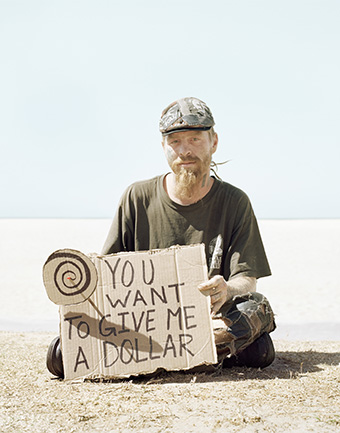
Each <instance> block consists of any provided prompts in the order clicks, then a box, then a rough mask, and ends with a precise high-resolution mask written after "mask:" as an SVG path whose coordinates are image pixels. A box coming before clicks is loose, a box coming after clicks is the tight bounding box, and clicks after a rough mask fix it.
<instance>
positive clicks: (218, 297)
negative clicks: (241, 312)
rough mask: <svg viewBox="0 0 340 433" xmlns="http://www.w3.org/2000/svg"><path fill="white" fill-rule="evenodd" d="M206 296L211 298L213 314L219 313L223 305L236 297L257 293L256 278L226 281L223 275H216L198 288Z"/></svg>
mask: <svg viewBox="0 0 340 433" xmlns="http://www.w3.org/2000/svg"><path fill="white" fill-rule="evenodd" d="M198 289H199V290H200V291H201V292H202V293H203V294H204V295H206V296H210V299H211V306H212V312H213V313H217V312H218V311H219V309H220V308H221V307H222V305H223V304H224V303H225V302H226V301H228V300H229V299H231V298H233V297H234V296H236V295H244V294H245V293H248V292H256V278H255V277H242V276H240V277H235V278H233V279H232V280H229V281H226V280H225V279H224V278H223V277H222V275H215V276H214V277H212V278H211V279H210V280H208V281H207V282H205V283H202V284H200V285H199V286H198Z"/></svg>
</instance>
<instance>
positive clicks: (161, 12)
mask: <svg viewBox="0 0 340 433" xmlns="http://www.w3.org/2000/svg"><path fill="white" fill-rule="evenodd" d="M339 22H340V2H339V1H338V0H333V1H332V0H308V1H307V0H282V1H275V0H259V1H257V0H248V1H242V0H239V1H235V0H233V1H231V0H210V1H209V2H207V1H202V0H172V1H164V0H145V1H140V0H138V1H137V0H127V1H117V0H106V1H104V0H91V1H90V0H79V1H72V0H67V1H65V0H58V1H47V0H40V1H38V0H29V1H27V0H23V1H17V0H0V59H1V64H0V65H1V67H0V119H1V128H0V145H1V159H0V161H1V170H0V194H1V208H0V217H7V218H10V217H94V218H97V217H109V218H111V217H112V216H113V214H114V212H115V209H116V206H117V202H118V199H119V197H120V195H121V194H122V192H123V190H124V189H125V188H126V187H127V186H128V185H129V184H130V183H132V182H133V181H135V180H140V179H146V178H149V177H152V176H155V175H157V174H161V173H163V172H164V171H167V170H168V167H167V164H166V162H165V158H164V155H163V153H162V149H161V146H160V135H159V132H158V121H159V116H160V113H161V111H162V110H163V108H164V107H165V106H166V105H168V103H170V102H172V101H173V100H175V99H177V98H180V97H184V96H196V97H198V98H200V99H202V100H204V101H205V102H206V103H207V104H208V105H209V106H210V108H211V110H212V111H213V114H214V117H215V121H216V130H217V132H218V133H219V138H220V143H219V149H218V151H217V153H216V155H215V156H216V160H217V161H224V160H227V159H228V160H231V161H230V162H229V163H228V164H227V165H225V166H223V167H221V168H220V170H219V174H220V176H221V177H223V179H224V180H226V181H227V182H230V183H232V184H234V185H236V186H238V187H240V188H242V189H243V190H244V191H245V192H246V193H247V194H248V195H249V196H250V198H251V201H252V203H253V207H254V209H255V213H256V215H257V216H258V217H259V218H339V217H340V200H339V185H340V174H339V173H340V170H339V168H338V165H339V161H340V150H339V148H340V128H339V119H340V116H339V115H340V79H339V77H340V26H339Z"/></svg>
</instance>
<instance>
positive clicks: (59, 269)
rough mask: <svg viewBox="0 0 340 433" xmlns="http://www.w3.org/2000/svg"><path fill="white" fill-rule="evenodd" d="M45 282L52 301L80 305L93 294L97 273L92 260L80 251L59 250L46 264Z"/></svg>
mask: <svg viewBox="0 0 340 433" xmlns="http://www.w3.org/2000/svg"><path fill="white" fill-rule="evenodd" d="M44 282H45V287H46V290H47V291H48V295H49V297H50V299H52V300H53V301H54V302H56V303H57V304H60V305H61V304H63V305H67V304H69V303H79V302H82V301H84V300H85V299H87V298H88V297H89V296H90V295H91V294H92V293H93V291H94V289H95V287H96V284H97V272H96V269H95V266H94V264H93V263H92V262H91V260H90V259H89V258H88V257H87V256H85V255H84V254H82V253H80V252H79V251H75V250H58V251H55V252H54V253H52V254H51V255H50V256H49V258H48V259H47V261H46V263H45V266H44Z"/></svg>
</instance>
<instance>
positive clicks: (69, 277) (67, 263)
mask: <svg viewBox="0 0 340 433" xmlns="http://www.w3.org/2000/svg"><path fill="white" fill-rule="evenodd" d="M63 258H65V260H64V261H63V262H61V263H59V265H58V266H57V267H56V269H55V271H54V283H55V285H56V288H57V289H58V290H59V292H60V293H61V294H62V295H65V296H74V295H78V294H79V293H83V292H84V291H85V290H86V289H87V288H88V287H89V285H90V282H91V274H90V271H89V268H88V266H87V263H85V261H84V260H83V259H82V258H81V257H78V256H76V255H74V254H69V253H68V254H64V255H63ZM52 259H53V257H52ZM77 261H78V262H79V263H80V264H81V265H82V267H81V266H79V265H78V264H77V263H76V262H77Z"/></svg>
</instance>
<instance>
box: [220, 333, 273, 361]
mask: <svg viewBox="0 0 340 433" xmlns="http://www.w3.org/2000/svg"><path fill="white" fill-rule="evenodd" d="M274 359H275V349H274V345H273V342H272V339H271V338H270V336H269V334H268V333H267V332H265V333H264V334H262V335H261V336H260V337H259V338H258V339H257V340H255V341H254V342H253V343H252V344H250V345H249V346H248V347H246V348H245V349H244V350H243V351H242V352H240V353H239V354H237V355H234V356H231V357H230V358H226V359H225V360H224V361H223V363H222V367H223V368H231V367H252V368H265V367H268V365H270V364H271V363H272V362H273V361H274Z"/></svg>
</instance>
